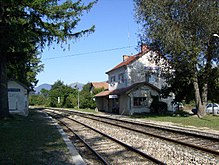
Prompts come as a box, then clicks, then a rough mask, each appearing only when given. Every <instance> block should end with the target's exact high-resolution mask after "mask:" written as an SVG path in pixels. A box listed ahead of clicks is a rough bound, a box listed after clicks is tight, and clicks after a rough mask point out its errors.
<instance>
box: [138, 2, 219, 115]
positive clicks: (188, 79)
mask: <svg viewBox="0 0 219 165" xmlns="http://www.w3.org/2000/svg"><path fill="white" fill-rule="evenodd" d="M135 6H136V8H135V10H136V15H137V22H138V23H140V24H142V27H143V31H142V35H141V40H142V42H147V43H148V44H150V45H151V47H152V48H154V49H155V50H157V51H159V52H160V53H158V57H157V59H158V61H159V58H160V57H161V58H164V59H165V60H166V61H167V63H168V64H167V65H166V66H168V67H170V69H172V71H173V70H175V72H174V74H171V75H168V77H167V78H168V79H167V80H171V81H172V82H185V86H183V87H185V88H186V84H188V85H189V84H192V86H193V89H194V96H195V101H196V106H197V109H198V115H199V116H200V117H201V116H204V115H205V106H206V103H207V95H208V90H209V80H210V79H211V77H210V75H211V72H212V68H213V65H216V64H218V60H219V58H218V56H219V38H218V32H219V24H218V22H219V14H218V8H219V1H218V0H208V1H205V0H199V1H195V0H192V1H188V0H180V1H178V0H163V1H160V0H135ZM176 77H177V78H178V79H180V80H177V81H173V79H175V78H176ZM175 80H176V79H175ZM171 81H170V82H171ZM179 85H180V84H178V86H179Z"/></svg>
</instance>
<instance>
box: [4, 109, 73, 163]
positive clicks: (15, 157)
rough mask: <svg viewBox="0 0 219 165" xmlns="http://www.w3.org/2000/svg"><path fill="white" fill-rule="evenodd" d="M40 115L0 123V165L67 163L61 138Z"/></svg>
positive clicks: (48, 121)
mask: <svg viewBox="0 0 219 165" xmlns="http://www.w3.org/2000/svg"><path fill="white" fill-rule="evenodd" d="M50 122H51V121H50V120H48V119H46V118H45V116H44V115H43V114H42V113H39V112H36V111H33V110H32V111H30V114H29V116H28V117H21V116H15V117H14V118H8V119H1V120H0V164H70V162H69V158H70V155H69V153H68V149H67V147H66V144H65V143H64V141H63V139H62V137H61V135H60V134H59V132H58V131H57V129H56V128H55V126H53V125H50V124H51V123H50Z"/></svg>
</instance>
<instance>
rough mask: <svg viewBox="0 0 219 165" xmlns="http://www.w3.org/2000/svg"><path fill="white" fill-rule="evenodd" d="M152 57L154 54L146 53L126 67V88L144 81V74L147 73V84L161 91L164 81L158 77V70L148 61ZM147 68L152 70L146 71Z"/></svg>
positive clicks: (153, 63)
mask: <svg viewBox="0 0 219 165" xmlns="http://www.w3.org/2000/svg"><path fill="white" fill-rule="evenodd" d="M154 55H155V53H154V52H152V51H149V52H148V53H146V54H145V55H143V56H142V57H140V58H139V59H138V60H136V61H134V62H133V63H131V64H130V65H128V67H127V75H128V81H127V85H128V86H130V85H132V84H135V83H138V82H143V81H146V76H145V74H146V73H148V74H149V75H150V76H151V77H150V78H149V80H148V83H150V84H153V85H154V86H156V87H157V88H159V89H161V87H162V84H163V83H164V80H163V79H162V78H161V76H160V75H161V73H160V69H159V67H158V66H157V65H156V64H155V62H152V61H150V60H149V59H151V57H153V56H154ZM148 68H154V69H150V70H148ZM155 68H156V69H155ZM155 80H156V81H155Z"/></svg>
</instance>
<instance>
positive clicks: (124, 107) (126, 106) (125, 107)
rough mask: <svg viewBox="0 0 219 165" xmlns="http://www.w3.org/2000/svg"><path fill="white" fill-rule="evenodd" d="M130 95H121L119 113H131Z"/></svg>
mask: <svg viewBox="0 0 219 165" xmlns="http://www.w3.org/2000/svg"><path fill="white" fill-rule="evenodd" d="M130 103H131V102H130V97H129V96H128V95H120V97H119V114H121V115H130V107H131V105H130Z"/></svg>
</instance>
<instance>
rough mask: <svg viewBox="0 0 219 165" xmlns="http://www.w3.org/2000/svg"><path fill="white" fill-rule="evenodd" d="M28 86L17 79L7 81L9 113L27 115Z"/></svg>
mask: <svg viewBox="0 0 219 165" xmlns="http://www.w3.org/2000/svg"><path fill="white" fill-rule="evenodd" d="M28 93H29V88H28V87H27V86H25V85H24V84H22V83H20V82H18V81H12V80H11V81H8V104H9V112H10V113H11V114H19V115H23V116H28V112H29V111H28V106H29V101H28Z"/></svg>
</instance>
